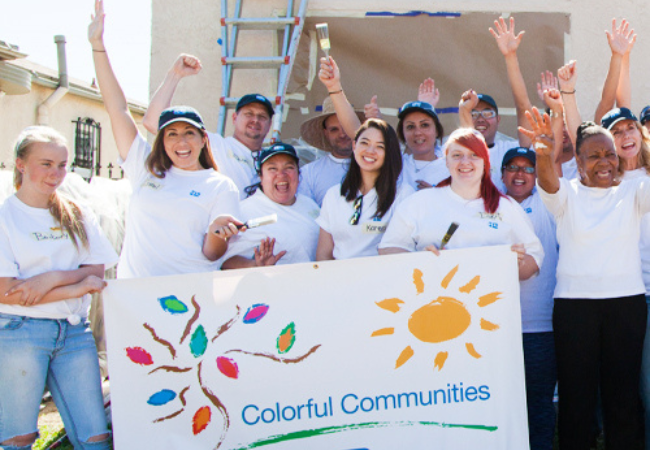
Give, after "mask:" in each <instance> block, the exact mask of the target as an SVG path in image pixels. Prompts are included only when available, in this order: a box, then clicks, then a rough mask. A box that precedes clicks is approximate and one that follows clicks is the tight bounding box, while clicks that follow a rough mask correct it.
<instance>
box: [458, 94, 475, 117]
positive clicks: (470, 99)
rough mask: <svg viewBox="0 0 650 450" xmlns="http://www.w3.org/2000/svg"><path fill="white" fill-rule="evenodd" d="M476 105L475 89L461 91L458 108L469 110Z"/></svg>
mask: <svg viewBox="0 0 650 450" xmlns="http://www.w3.org/2000/svg"><path fill="white" fill-rule="evenodd" d="M477 105H478V94H477V93H476V91H475V90H473V89H470V90H468V91H465V92H463V95H461V96H460V102H459V103H458V108H460V109H462V110H465V111H469V112H470V113H471V111H472V110H473V109H474V108H476V106H477Z"/></svg>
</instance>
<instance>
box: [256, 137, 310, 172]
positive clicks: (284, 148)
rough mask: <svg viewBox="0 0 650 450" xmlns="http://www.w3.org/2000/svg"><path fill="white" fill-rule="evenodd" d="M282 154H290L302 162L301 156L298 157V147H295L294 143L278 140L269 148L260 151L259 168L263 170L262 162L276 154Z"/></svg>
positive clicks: (298, 161)
mask: <svg viewBox="0 0 650 450" xmlns="http://www.w3.org/2000/svg"><path fill="white" fill-rule="evenodd" d="M280 154H283V155H289V156H291V157H292V158H293V159H295V160H296V162H297V163H300V158H298V154H297V153H296V149H295V148H293V145H289V144H285V143H284V142H277V143H275V144H273V145H272V146H270V147H269V148H266V149H264V150H261V151H260V156H259V158H258V159H257V170H258V171H261V170H262V164H264V163H265V162H266V161H268V160H269V159H270V158H272V157H274V156H275V155H280Z"/></svg>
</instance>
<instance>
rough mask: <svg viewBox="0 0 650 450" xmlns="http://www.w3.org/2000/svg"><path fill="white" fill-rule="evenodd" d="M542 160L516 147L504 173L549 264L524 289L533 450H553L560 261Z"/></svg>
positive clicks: (523, 284)
mask: <svg viewBox="0 0 650 450" xmlns="http://www.w3.org/2000/svg"><path fill="white" fill-rule="evenodd" d="M536 159H537V155H536V154H535V152H534V151H533V150H531V149H529V148H525V147H515V148H512V149H510V150H508V151H507V152H506V153H505V155H504V156H503V164H502V166H501V173H502V176H503V182H504V184H505V186H506V190H507V194H508V195H509V196H510V197H512V198H513V199H514V200H516V201H517V202H518V203H519V204H520V205H521V206H522V208H523V209H524V211H526V215H527V216H528V218H529V219H530V220H531V222H532V223H533V228H534V229H535V234H536V235H537V237H538V238H539V240H540V241H541V242H542V246H543V248H544V264H542V267H541V268H540V271H539V273H538V275H537V276H536V277H533V278H530V279H528V280H525V281H521V282H520V283H521V284H520V303H521V319H522V324H521V328H522V332H523V336H522V337H523V347H524V368H525V376H526V403H527V407H528V428H529V435H530V443H531V449H539V448H551V447H552V446H553V437H554V433H555V406H554V405H553V394H554V392H555V383H556V381H557V373H556V367H555V343H554V339H553V323H552V316H553V291H554V290H555V271H556V267H557V261H558V246H557V239H556V234H555V219H554V218H553V215H552V214H551V213H549V212H548V210H547V209H546V206H544V203H542V200H541V198H540V196H539V194H538V193H537V190H536V189H535V179H536V178H537V177H536V175H535V164H536Z"/></svg>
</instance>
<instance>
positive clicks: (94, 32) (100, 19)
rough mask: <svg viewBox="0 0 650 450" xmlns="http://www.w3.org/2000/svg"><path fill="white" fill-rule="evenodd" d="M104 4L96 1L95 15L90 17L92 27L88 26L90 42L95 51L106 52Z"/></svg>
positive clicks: (98, 0) (101, 0)
mask: <svg viewBox="0 0 650 450" xmlns="http://www.w3.org/2000/svg"><path fill="white" fill-rule="evenodd" d="M104 17H105V14H104V2H103V0H95V14H91V15H90V25H88V41H89V42H90V45H91V46H92V48H93V50H96V51H103V50H104Z"/></svg>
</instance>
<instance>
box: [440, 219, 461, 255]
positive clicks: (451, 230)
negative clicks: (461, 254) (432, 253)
mask: <svg viewBox="0 0 650 450" xmlns="http://www.w3.org/2000/svg"><path fill="white" fill-rule="evenodd" d="M457 229H458V224H457V223H456V222H452V223H451V225H449V229H447V233H445V236H444V237H443V238H442V242H441V243H440V250H443V249H444V248H445V245H447V244H449V240H450V239H451V237H452V236H453V235H454V233H455V232H456V230H457Z"/></svg>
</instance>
